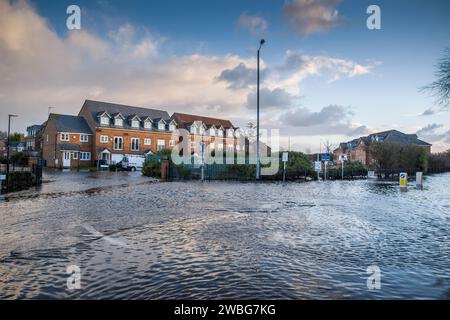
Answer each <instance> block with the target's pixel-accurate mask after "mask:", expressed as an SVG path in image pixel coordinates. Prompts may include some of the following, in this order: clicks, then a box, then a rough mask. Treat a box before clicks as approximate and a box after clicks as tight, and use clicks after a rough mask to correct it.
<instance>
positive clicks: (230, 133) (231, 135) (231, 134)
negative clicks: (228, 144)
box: [227, 129, 234, 138]
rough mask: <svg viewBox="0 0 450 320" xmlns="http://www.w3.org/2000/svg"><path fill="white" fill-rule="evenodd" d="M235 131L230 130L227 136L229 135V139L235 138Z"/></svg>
mask: <svg viewBox="0 0 450 320" xmlns="http://www.w3.org/2000/svg"><path fill="white" fill-rule="evenodd" d="M233 133H234V132H233V129H229V130H228V131H227V134H228V138H233Z"/></svg>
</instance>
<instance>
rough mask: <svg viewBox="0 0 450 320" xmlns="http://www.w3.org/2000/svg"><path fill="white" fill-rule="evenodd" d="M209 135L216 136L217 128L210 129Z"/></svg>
mask: <svg viewBox="0 0 450 320" xmlns="http://www.w3.org/2000/svg"><path fill="white" fill-rule="evenodd" d="M209 135H210V136H212V137H215V136H216V129H214V128H211V129H209Z"/></svg>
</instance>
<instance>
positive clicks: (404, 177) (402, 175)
mask: <svg viewBox="0 0 450 320" xmlns="http://www.w3.org/2000/svg"><path fill="white" fill-rule="evenodd" d="M407 184H408V174H407V173H406V172H401V173H400V188H406V186H407Z"/></svg>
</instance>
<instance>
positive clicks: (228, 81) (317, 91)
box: [0, 0, 450, 152]
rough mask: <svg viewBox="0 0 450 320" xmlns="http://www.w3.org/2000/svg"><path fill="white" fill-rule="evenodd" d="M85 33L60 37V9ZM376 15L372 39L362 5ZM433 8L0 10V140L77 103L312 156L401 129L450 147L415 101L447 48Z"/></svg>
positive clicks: (444, 8)
mask: <svg viewBox="0 0 450 320" xmlns="http://www.w3.org/2000/svg"><path fill="white" fill-rule="evenodd" d="M72 4H75V5H78V6H79V7H80V9H81V29H80V30H68V28H67V26H66V20H67V18H68V17H69V14H67V13H66V10H67V7H68V6H69V5H72ZM372 4H376V5H378V6H379V8H380V10H381V29H380V30H369V29H368V28H367V25H366V20H367V19H368V18H369V14H367V12H366V11H367V8H368V7H369V6H370V5H372ZM449 30H450V1H446V0H442V1H438V0H431V1H424V0H420V1H419V0H396V1H392V0H388V1H381V0H380V1H374V0H372V1H366V0H342V1H339V0H279V1H275V0H254V1H253V0H252V1H250V0H242V1H234V0H233V1H231V0H228V1H221V0H208V1H205V0H191V1H186V0H180V1H174V0H171V1H156V0H152V1H149V0H128V1H125V0H71V1H65V0H13V1H10V0H0V130H6V128H7V118H8V117H7V115H8V114H11V113H14V114H17V115H19V117H18V118H14V120H13V126H12V130H13V131H25V128H26V126H28V125H32V124H39V123H42V122H43V121H45V120H46V117H47V115H48V112H49V107H51V109H50V110H51V112H54V113H65V114H77V113H78V111H79V110H80V108H81V106H82V104H83V102H84V100H85V99H93V100H102V101H107V102H115V103H122V104H128V105H136V106H143V107H149V108H157V109H164V110H167V111H168V112H169V113H172V112H175V111H177V112H185V113H194V114H199V115H205V116H211V117H220V118H227V119H230V120H231V121H232V122H233V123H234V124H235V125H236V126H241V127H244V126H246V125H247V124H248V123H249V122H252V123H256V50H257V49H258V45H259V40H260V39H261V38H264V39H266V43H265V44H264V46H263V47H262V49H261V91H260V92H261V104H260V105H261V127H262V128H265V129H279V132H280V135H281V142H280V144H281V147H282V148H287V146H288V143H290V147H291V149H293V150H298V151H303V152H316V151H318V149H319V146H320V144H321V141H329V142H331V143H332V144H334V145H337V144H338V143H339V142H343V141H348V140H350V139H353V138H357V137H359V136H362V135H366V134H369V133H373V132H377V131H383V130H389V129H397V130H400V131H402V132H405V133H417V134H418V135H419V137H420V138H422V139H424V140H426V141H428V142H430V143H433V149H432V150H433V152H438V151H443V150H446V149H448V148H450V117H449V110H448V109H445V108H442V107H440V106H439V105H436V103H435V102H434V99H433V97H431V96H430V95H429V94H426V93H424V92H422V91H420V88H421V87H423V86H424V85H427V84H429V83H431V82H432V81H433V80H434V79H435V77H434V72H435V65H436V63H437V61H438V59H439V58H440V57H442V55H443V51H444V49H445V48H446V47H450V37H449V36H448V32H449Z"/></svg>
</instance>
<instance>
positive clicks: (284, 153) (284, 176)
mask: <svg viewBox="0 0 450 320" xmlns="http://www.w3.org/2000/svg"><path fill="white" fill-rule="evenodd" d="M282 161H283V182H286V162H288V161H289V153H288V152H283V156H282Z"/></svg>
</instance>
